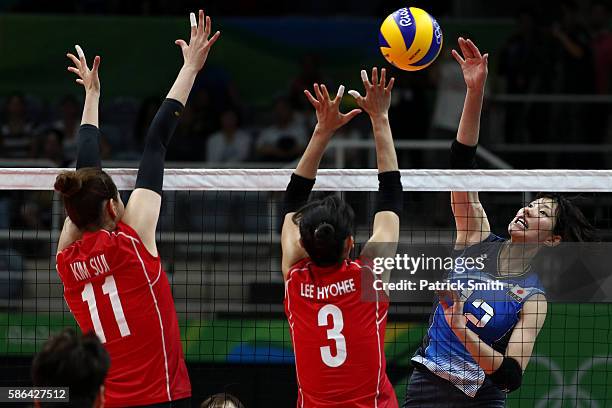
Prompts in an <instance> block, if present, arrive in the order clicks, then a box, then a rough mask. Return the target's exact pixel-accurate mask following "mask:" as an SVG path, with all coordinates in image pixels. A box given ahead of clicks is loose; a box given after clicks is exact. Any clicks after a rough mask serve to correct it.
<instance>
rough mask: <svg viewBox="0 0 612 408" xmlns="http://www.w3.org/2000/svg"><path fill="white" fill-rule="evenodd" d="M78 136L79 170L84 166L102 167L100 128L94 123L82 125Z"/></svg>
mask: <svg viewBox="0 0 612 408" xmlns="http://www.w3.org/2000/svg"><path fill="white" fill-rule="evenodd" d="M77 137H78V139H77V160H76V168H77V170H78V169H81V168H83V167H97V168H101V167H102V162H101V161H100V129H98V128H97V127H96V126H94V125H81V127H80V128H79V135H78V136H77Z"/></svg>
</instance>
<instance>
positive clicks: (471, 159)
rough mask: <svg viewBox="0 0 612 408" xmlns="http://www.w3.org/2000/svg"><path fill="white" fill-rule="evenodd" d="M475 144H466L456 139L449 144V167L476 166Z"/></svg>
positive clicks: (467, 168) (468, 167)
mask: <svg viewBox="0 0 612 408" xmlns="http://www.w3.org/2000/svg"><path fill="white" fill-rule="evenodd" d="M477 148H478V145H476V146H468V145H464V144H463V143H459V142H458V141H457V140H456V139H455V140H454V141H453V144H452V145H451V154H450V165H451V169H457V170H470V169H476V168H478V165H477V164H476V149H477Z"/></svg>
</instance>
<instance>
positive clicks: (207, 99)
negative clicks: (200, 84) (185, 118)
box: [188, 88, 225, 138]
mask: <svg viewBox="0 0 612 408" xmlns="http://www.w3.org/2000/svg"><path fill="white" fill-rule="evenodd" d="M223 99H225V96H223ZM224 104H225V102H224V101H222V100H217V99H215V98H214V97H213V96H212V95H211V92H210V91H209V90H208V89H207V88H200V89H198V90H196V91H194V92H192V93H191V96H190V97H189V102H188V105H191V109H193V113H194V123H193V132H195V134H196V135H198V136H200V137H202V138H205V137H206V136H208V135H210V134H211V133H213V132H214V131H215V130H217V129H219V112H220V110H221V109H223V106H224Z"/></svg>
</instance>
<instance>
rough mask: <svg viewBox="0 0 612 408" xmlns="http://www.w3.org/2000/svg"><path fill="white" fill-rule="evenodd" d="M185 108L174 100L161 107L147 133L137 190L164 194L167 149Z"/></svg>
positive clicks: (167, 100)
mask: <svg viewBox="0 0 612 408" xmlns="http://www.w3.org/2000/svg"><path fill="white" fill-rule="evenodd" d="M183 108H184V107H183V104H182V103H180V102H179V101H177V100H174V99H165V100H164V101H163V102H162V104H161V106H160V107H159V110H158V111H157V114H156V115H155V117H154V118H153V121H152V122H151V126H150V127H149V132H148V133H147V139H146V141H145V147H144V152H143V153H142V159H140V166H139V167H138V176H137V177H136V188H146V189H147V190H152V191H155V192H156V193H158V194H159V195H161V194H162V185H163V183H164V161H165V159H166V149H167V148H168V143H169V142H170V138H171V137H172V134H173V133H174V130H175V129H176V126H177V124H178V120H179V117H180V116H181V112H182V111H183Z"/></svg>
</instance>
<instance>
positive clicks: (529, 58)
mask: <svg viewBox="0 0 612 408" xmlns="http://www.w3.org/2000/svg"><path fill="white" fill-rule="evenodd" d="M41 3H46V2H38V1H35V0H26V1H19V2H13V4H12V10H17V11H18V10H24V11H28V10H33V9H36V7H38V5H40V4H41ZM60 3H61V2H60ZM175 3H181V11H182V10H184V7H183V6H185V5H184V4H182V3H189V2H165V1H162V0H158V1H148V2H138V4H139V5H140V6H139V7H145V6H143V5H146V4H148V5H149V6H146V7H150V10H149V11H150V12H151V13H162V12H168V13H172V12H174V11H175V8H176V7H178V6H177V5H176V4H175ZM192 3H194V4H193V7H196V5H195V3H197V2H192ZM221 3H222V2H212V4H211V6H210V9H211V10H214V9H215V8H216V7H222V5H221ZM244 3H245V4H246V3H248V4H251V3H252V2H244ZM374 3H375V4H377V5H378V6H379V7H382V6H383V5H382V4H381V2H378V3H377V2H374ZM118 4H119V2H113V1H97V0H89V1H83V2H81V1H79V2H63V5H64V6H65V7H66V9H65V10H62V12H72V11H74V12H79V11H82V10H90V11H91V10H96V9H100V10H101V11H103V12H109V13H115V12H119V11H122V12H128V13H133V12H146V10H144V9H139V10H132V8H131V7H128V6H125V7H123V5H122V6H121V7H120V6H119V5H118ZM253 4H254V3H253ZM453 4H454V3H453V2H450V1H448V2H442V3H441V5H439V6H438V7H439V8H440V13H441V15H442V16H444V15H445V13H446V12H449V11H452V10H451V9H452V5H453ZM34 5H36V7H34ZM53 7H54V10H55V11H57V10H58V8H57V7H59V6H58V3H57V2H53ZM62 7H63V6H62ZM79 7H82V8H79ZM122 7H123V8H122ZM146 7H145V8H146ZM245 7H246V6H245ZM287 7H288V6H287ZM330 7H331V6H330ZM387 7H388V5H387ZM273 8H274V7H272V6H271V5H268V8H267V9H266V8H265V7H264V9H265V10H271V9H273ZM42 9H43V10H44V7H43V8H42ZM59 9H61V7H60V8H59ZM357 9H358V8H357ZM539 9H540V8H534V7H529V8H528V7H524V8H520V9H517V10H516V14H515V16H514V17H515V25H516V27H515V29H514V33H513V34H512V35H511V36H510V37H509V38H508V39H507V41H506V43H505V44H504V45H503V47H502V49H501V52H498V53H497V54H496V55H492V56H491V61H492V63H491V67H495V69H492V70H491V72H490V74H489V75H490V79H489V86H488V89H489V92H488V97H489V98H490V99H491V101H490V102H486V103H485V112H484V118H483V122H484V123H483V129H494V130H495V132H494V133H495V134H494V135H485V137H484V138H485V139H486V140H489V142H497V143H592V144H601V143H612V140H609V138H610V134H609V128H610V123H609V116H610V111H611V110H612V109H611V106H612V104H611V103H530V102H515V103H495V96H496V95H499V94H506V95H507V94H518V95H533V94H536V95H539V94H545V95H577V94H581V95H608V96H609V95H610V94H611V93H612V92H611V91H612V30H611V20H610V7H609V5H608V4H607V3H605V2H600V1H594V2H590V3H589V7H588V8H585V7H578V6H577V5H576V4H573V3H571V2H562V3H561V5H560V6H558V7H556V8H555V10H558V12H557V13H556V16H555V17H554V19H550V20H549V21H548V22H547V24H542V20H541V15H540V14H538V13H540V12H539V11H538V10H539ZM237 10H245V9H244V8H240V7H239V8H237ZM445 10H446V11H445ZM260 11H261V10H260ZM294 11H296V12H300V9H299V8H296V9H295V10H294ZM332 11H333V10H332ZM211 12H212V11H211ZM219 12H222V10H219ZM549 18H550V16H549ZM446 41H447V42H446V44H445V49H444V50H443V51H442V55H441V56H440V57H439V60H438V61H436V63H435V64H433V65H432V66H431V67H430V68H428V69H427V70H424V71H422V72H418V73H399V72H395V73H394V74H395V75H398V76H401V77H402V80H401V81H398V86H397V88H396V90H395V91H394V99H393V106H392V109H391V112H390V117H391V120H392V128H393V131H394V136H395V138H396V139H397V140H402V139H406V138H408V137H410V138H412V139H428V138H429V139H444V138H446V139H448V140H450V139H452V137H453V136H454V134H455V132H456V130H457V126H458V123H459V118H460V114H461V109H462V105H463V97H464V92H465V84H464V82H463V78H462V75H461V72H460V69H459V67H458V65H457V64H456V63H455V61H454V60H453V59H452V57H451V56H450V47H452V46H454V43H453V41H452V39H450V38H447V39H446ZM381 65H383V66H384V65H387V64H383V61H382V57H381ZM205 72H206V70H204V73H203V75H205ZM314 82H319V83H321V82H322V83H326V84H328V85H331V86H337V85H335V84H334V80H332V79H330V78H329V77H328V76H327V75H326V73H325V72H323V71H322V69H321V64H320V60H319V56H318V55H316V54H309V55H305V56H303V58H302V63H301V69H300V72H296V75H295V78H294V80H293V81H292V83H291V84H290V85H289V87H287V89H285V90H284V92H282V94H276V96H275V97H274V98H273V99H271V100H270V106H268V107H266V108H265V109H262V108H261V107H258V108H254V107H252V106H249V105H248V103H247V102H246V101H245V100H243V99H242V98H241V97H240V94H239V92H238V91H237V90H236V88H235V86H234V85H233V84H232V81H231V78H230V79H229V80H228V81H226V82H224V83H222V84H219V83H216V84H214V86H211V83H210V81H206V80H205V78H204V79H202V80H200V81H198V83H196V86H195V88H194V91H193V93H192V95H191V97H190V101H189V103H188V105H187V108H186V110H185V113H184V115H183V117H182V119H181V121H180V124H179V127H178V129H177V131H176V134H175V136H174V139H173V143H172V145H171V148H170V150H169V152H168V160H169V161H185V162H200V163H209V164H211V165H212V164H217V165H220V164H226V165H230V164H236V165H237V166H239V164H238V163H241V162H259V163H262V162H274V163H276V162H291V161H292V160H295V159H296V158H297V157H298V156H299V155H300V153H301V152H302V150H303V149H304V147H305V145H306V143H307V141H308V138H309V136H310V132H311V130H312V127H313V125H314V121H315V118H314V115H313V109H312V108H311V107H310V106H309V105H308V103H307V101H306V99H305V98H304V95H303V90H304V89H306V88H309V87H311V86H312V84H313V83H314ZM491 84H493V85H491ZM346 98H350V97H348V96H347V97H346ZM160 101H161V98H160V97H158V96H156V97H153V96H152V97H150V98H145V99H143V100H140V99H136V98H130V97H122V98H114V99H111V100H103V101H102V104H101V129H102V133H103V140H102V155H103V158H104V159H107V160H108V159H111V160H120V161H126V160H137V159H138V158H139V153H140V152H141V150H142V142H143V140H144V136H145V134H146V131H147V128H148V126H149V123H150V122H151V119H152V118H153V116H154V115H155V112H156V110H157V107H158V106H159V103H160ZM0 106H1V109H2V111H1V116H0V158H3V159H17V160H20V161H21V160H24V159H44V160H47V161H48V165H50V166H60V167H61V166H68V165H70V164H71V163H72V162H73V161H74V159H75V154H76V149H75V148H76V133H77V130H78V127H79V124H80V116H81V108H82V101H81V100H79V99H78V98H77V97H75V96H73V94H67V95H66V96H64V97H63V98H61V99H60V100H59V102H55V103H53V102H49V101H46V100H44V99H42V98H40V97H37V96H36V95H30V94H28V95H23V94H21V93H19V92H15V93H12V94H10V95H0ZM500 110H501V112H500ZM364 116H365V115H362V117H359V118H358V119H356V120H355V121H354V122H353V123H351V124H350V125H349V126H347V127H346V128H344V129H342V130H341V131H340V135H339V136H338V138H346V139H366V138H368V137H369V134H370V129H369V122H368V121H367V118H365V117H364ZM499 118H501V120H500V119H499ZM487 120H488V121H490V122H491V123H490V124H489V125H490V126H489V125H487ZM485 131H486V130H483V132H485ZM423 157H424V158H418V159H417V160H416V162H414V161H413V162H411V163H410V164H408V163H404V165H405V166H412V167H417V166H418V167H434V168H435V167H445V164H444V163H438V162H431V161H430V160H428V159H427V155H424V156H423ZM346 159H347V163H346V164H345V165H346V166H347V167H367V163H366V162H364V160H365V159H363V156H362V155H360V154H358V152H355V153H354V154H349V155H348V157H347V158H346ZM521 160H522V159H521V158H520V157H518V158H516V159H515V160H514V161H512V160H511V162H512V165H514V166H515V167H519V168H520V167H528V166H530V165H531V163H526V162H522V161H521ZM24 163H25V162H24ZM588 163H590V164H591V165H593V161H588ZM550 164H551V165H553V166H559V167H568V164H566V165H563V163H558V162H557V163H550ZM604 164H605V163H601V164H600V165H602V166H603V165H604ZM16 165H18V164H16ZM204 165H206V164H204ZM569 166H571V165H569ZM577 166H580V164H577ZM540 167H542V166H540Z"/></svg>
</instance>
